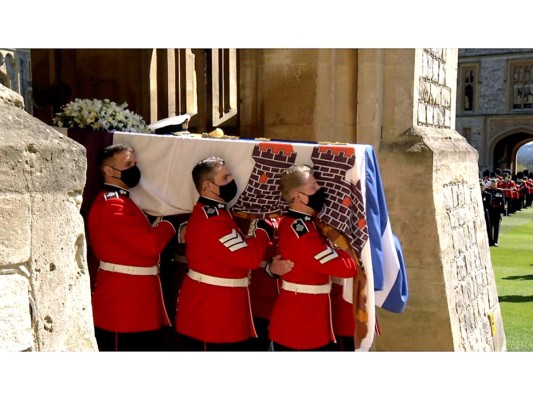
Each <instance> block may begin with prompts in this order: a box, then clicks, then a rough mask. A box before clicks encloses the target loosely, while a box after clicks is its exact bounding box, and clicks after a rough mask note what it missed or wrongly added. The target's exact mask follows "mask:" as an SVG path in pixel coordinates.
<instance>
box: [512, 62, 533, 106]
mask: <svg viewBox="0 0 533 400" xmlns="http://www.w3.org/2000/svg"><path fill="white" fill-rule="evenodd" d="M511 71H512V85H513V87H512V93H513V105H512V109H513V110H527V109H532V108H533V61H529V62H522V63H520V64H513V65H512V66H511Z"/></svg>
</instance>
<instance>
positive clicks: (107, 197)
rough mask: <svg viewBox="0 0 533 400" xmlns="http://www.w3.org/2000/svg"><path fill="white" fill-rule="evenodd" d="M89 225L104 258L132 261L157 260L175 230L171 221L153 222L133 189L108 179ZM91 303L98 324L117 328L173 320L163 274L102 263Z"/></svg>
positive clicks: (146, 264)
mask: <svg viewBox="0 0 533 400" xmlns="http://www.w3.org/2000/svg"><path fill="white" fill-rule="evenodd" d="M88 228H89V240H90V241H91V245H92V248H93V251H94V254H95V256H96V258H98V260H99V261H104V262H107V263H114V264H120V265H125V266H133V267H152V266H155V265H158V263H159V254H160V253H161V251H162V250H163V249H164V247H165V246H166V245H167V243H168V242H169V240H170V239H171V238H172V237H173V236H174V235H175V233H176V231H175V229H174V227H173V225H172V224H171V223H170V222H168V221H161V222H160V223H159V225H158V226H156V227H152V226H151V225H150V222H149V221H148V219H147V218H146V215H145V214H144V213H143V212H142V210H141V209H140V208H139V207H137V205H136V204H135V203H134V202H133V201H132V200H131V199H130V198H129V192H128V191H127V190H124V189H121V188H119V187H116V186H112V185H105V187H104V191H102V192H100V194H99V195H98V196H97V197H96V198H95V200H94V202H93V204H92V207H91V210H90V212H89V218H88ZM92 306H93V317H94V325H95V326H96V327H98V328H101V329H105V330H108V331H112V332H123V333H124V332H142V331H149V330H156V329H160V328H161V327H162V326H163V325H165V326H169V325H170V321H169V319H168V315H167V312H166V309H165V306H164V303H163V298H162V292H161V282H160V280H159V275H129V274H124V273H119V272H111V271H104V270H102V269H99V270H98V272H97V274H96V284H95V289H94V291H93V293H92Z"/></svg>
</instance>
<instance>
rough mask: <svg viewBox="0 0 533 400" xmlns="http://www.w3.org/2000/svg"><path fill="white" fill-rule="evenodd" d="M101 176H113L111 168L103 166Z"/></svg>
mask: <svg viewBox="0 0 533 400" xmlns="http://www.w3.org/2000/svg"><path fill="white" fill-rule="evenodd" d="M102 174H103V175H104V176H113V168H111V167H110V166H109V165H107V164H106V165H104V166H103V167H102Z"/></svg>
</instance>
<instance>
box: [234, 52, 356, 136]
mask: <svg viewBox="0 0 533 400" xmlns="http://www.w3.org/2000/svg"><path fill="white" fill-rule="evenodd" d="M239 65H240V67H239V76H240V79H239V84H240V100H241V103H240V106H239V107H240V109H239V112H240V134H241V136H248V137H258V136H259V137H270V138H277V139H287V140H294V139H297V140H311V141H312V140H315V139H316V138H317V137H320V140H322V141H330V142H336V141H339V142H348V143H353V142H355V140H356V126H357V121H356V117H355V116H356V114H355V110H356V108H357V101H356V99H357V95H356V91H357V50H354V49H318V50H317V49H266V50H239Z"/></svg>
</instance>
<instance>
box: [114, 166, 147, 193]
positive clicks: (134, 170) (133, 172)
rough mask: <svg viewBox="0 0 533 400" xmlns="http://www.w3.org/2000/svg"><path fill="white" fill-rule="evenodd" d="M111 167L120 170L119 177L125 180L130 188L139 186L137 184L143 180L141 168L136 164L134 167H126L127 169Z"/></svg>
mask: <svg viewBox="0 0 533 400" xmlns="http://www.w3.org/2000/svg"><path fill="white" fill-rule="evenodd" d="M110 167H111V165H110ZM111 168H113V169H114V170H116V171H120V178H118V179H120V180H121V181H122V182H124V184H125V185H126V186H127V187H129V188H132V187H135V186H137V184H138V183H139V181H140V180H141V170H140V169H139V167H137V166H136V165H134V166H133V167H129V168H126V169H122V170H120V169H117V168H115V167H111Z"/></svg>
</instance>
